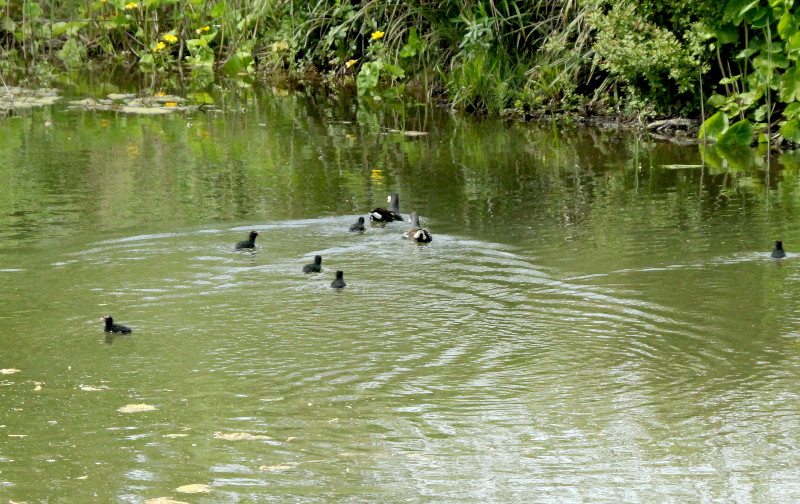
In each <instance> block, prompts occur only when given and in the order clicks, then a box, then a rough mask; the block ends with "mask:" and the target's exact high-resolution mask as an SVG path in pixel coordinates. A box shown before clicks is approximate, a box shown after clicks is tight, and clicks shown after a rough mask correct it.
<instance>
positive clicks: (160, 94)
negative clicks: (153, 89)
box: [156, 91, 167, 96]
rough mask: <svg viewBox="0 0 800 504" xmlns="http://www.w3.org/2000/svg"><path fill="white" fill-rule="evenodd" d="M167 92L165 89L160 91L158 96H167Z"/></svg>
mask: <svg viewBox="0 0 800 504" xmlns="http://www.w3.org/2000/svg"><path fill="white" fill-rule="evenodd" d="M166 94H167V93H165V92H164V91H159V92H158V93H156V96H165V95H166Z"/></svg>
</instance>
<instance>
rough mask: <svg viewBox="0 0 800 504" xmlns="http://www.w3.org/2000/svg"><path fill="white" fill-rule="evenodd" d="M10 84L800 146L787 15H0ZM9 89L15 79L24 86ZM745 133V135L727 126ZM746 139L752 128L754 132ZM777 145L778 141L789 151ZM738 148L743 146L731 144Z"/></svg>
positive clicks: (211, 8)
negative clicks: (397, 107) (619, 122)
mask: <svg viewBox="0 0 800 504" xmlns="http://www.w3.org/2000/svg"><path fill="white" fill-rule="evenodd" d="M0 6H2V11H3V12H2V14H1V15H2V25H1V26H0V53H2V54H0V56H1V57H0V71H1V72H2V73H3V75H4V76H6V79H11V78H13V80H19V79H32V80H47V79H53V78H58V77H59V76H63V75H64V73H65V72H71V71H76V70H85V69H87V68H88V69H97V68H100V67H108V66H109V65H111V66H119V67H130V68H132V69H134V70H135V71H136V72H140V73H141V74H143V75H146V76H147V77H148V79H149V82H150V85H151V86H152V87H161V88H164V87H169V86H170V85H173V84H176V83H177V81H178V80H179V79H182V80H183V81H184V82H190V83H192V85H194V86H197V87H203V86H206V85H209V84H211V83H213V82H215V80H216V79H218V78H219V77H220V76H225V77H228V78H233V79H236V80H237V81H239V82H240V83H242V84H244V85H247V84H248V83H251V82H253V81H254V80H255V79H270V78H272V79H274V78H278V77H280V78H282V79H289V80H290V81H292V82H294V83H297V84H300V85H308V84H311V83H313V84H319V85H323V86H329V87H330V88H331V89H334V90H335V89H341V88H348V87H349V88H352V89H355V90H356V92H357V94H358V96H359V97H360V98H361V99H369V100H416V101H418V102H423V101H424V102H436V103H441V104H446V105H448V106H450V107H453V108H455V109H459V110H465V111H470V112H488V113H496V114H519V115H534V116H535V115H541V114H552V113H569V114H583V115H624V116H629V117H638V118H650V117H658V116H660V117H664V116H677V115H682V116H691V117H697V118H702V119H705V118H706V117H712V116H714V115H715V114H717V113H718V114H720V115H717V116H716V118H715V121H714V122H713V124H711V123H709V126H708V127H707V128H705V130H704V133H705V134H706V135H707V136H709V137H714V138H717V137H723V138H724V135H725V134H726V132H728V130H729V129H730V128H732V127H734V126H736V124H737V123H738V122H741V121H742V120H744V121H746V122H747V126H746V127H744V126H741V125H740V126H736V128H734V131H735V132H736V135H733V134H728V136H729V139H740V141H743V140H741V139H742V138H745V137H746V135H747V134H748V133H749V134H750V135H751V137H753V138H755V133H757V132H761V133H763V135H764V138H763V139H764V140H765V141H766V139H767V138H770V137H773V138H774V140H778V141H783V140H785V139H788V140H791V141H799V140H800V119H798V118H799V117H800V104H798V103H797V101H798V98H800V70H798V69H797V56H798V55H799V54H800V34H798V23H800V16H798V17H796V16H795V14H794V13H793V10H792V9H791V1H790V0H769V1H767V0H762V1H761V2H760V3H759V2H745V1H743V0H731V1H729V2H727V4H724V9H722V8H720V5H719V3H717V2H711V1H710V0H699V1H696V2H692V3H687V2H681V1H677V0H671V1H667V2H656V1H644V2H634V1H631V0H619V1H614V2H610V1H605V0H574V1H570V0H546V1H544V2H533V1H521V0H517V1H515V0H495V1H474V0H473V1H469V0H445V1H438V2H431V1H429V0H410V1H403V2H399V1H392V0H388V1H356V0H340V1H336V2H330V1H318V2H313V1H308V0H304V1H281V0H219V1H217V2H206V1H205V0H141V1H138V0H130V1H126V0H52V1H50V2H46V1H40V2H35V1H18V0H0ZM12 76H13V77H12ZM731 123H734V124H731ZM743 124H744V123H743ZM776 135H780V138H777V137H776ZM729 141H732V140H729Z"/></svg>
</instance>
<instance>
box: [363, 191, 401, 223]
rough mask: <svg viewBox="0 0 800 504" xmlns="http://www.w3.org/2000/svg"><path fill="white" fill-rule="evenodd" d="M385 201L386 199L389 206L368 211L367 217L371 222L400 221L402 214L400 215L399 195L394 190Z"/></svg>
mask: <svg viewBox="0 0 800 504" xmlns="http://www.w3.org/2000/svg"><path fill="white" fill-rule="evenodd" d="M386 201H388V203H389V205H388V207H389V208H380V207H379V208H376V209H374V210H372V211H371V212H370V213H369V219H370V220H371V221H372V222H379V223H383V224H385V223H387V222H392V221H401V220H403V216H402V215H400V196H398V195H397V193H396V192H393V193H392V194H390V195H389V196H388V197H387V198H386Z"/></svg>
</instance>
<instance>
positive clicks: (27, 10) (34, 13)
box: [22, 2, 43, 21]
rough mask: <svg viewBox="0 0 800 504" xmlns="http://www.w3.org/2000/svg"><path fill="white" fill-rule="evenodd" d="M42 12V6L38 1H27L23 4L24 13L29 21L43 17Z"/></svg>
mask: <svg viewBox="0 0 800 504" xmlns="http://www.w3.org/2000/svg"><path fill="white" fill-rule="evenodd" d="M42 12H43V11H42V8H41V7H40V6H39V4H38V3H36V2H25V4H23V6H22V14H23V15H24V16H25V18H26V19H27V20H29V21H30V20H31V19H39V18H40V17H42Z"/></svg>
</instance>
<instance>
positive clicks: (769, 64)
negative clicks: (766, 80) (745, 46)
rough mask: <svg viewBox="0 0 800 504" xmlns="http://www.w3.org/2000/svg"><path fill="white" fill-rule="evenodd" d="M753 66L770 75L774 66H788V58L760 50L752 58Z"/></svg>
mask: <svg viewBox="0 0 800 504" xmlns="http://www.w3.org/2000/svg"><path fill="white" fill-rule="evenodd" d="M753 66H754V67H756V69H758V71H759V72H761V73H762V74H763V75H772V71H773V70H775V69H776V68H789V59H788V58H787V57H786V56H785V55H783V54H779V53H772V54H770V53H766V52H761V53H760V54H759V55H758V56H756V57H755V58H753Z"/></svg>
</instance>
